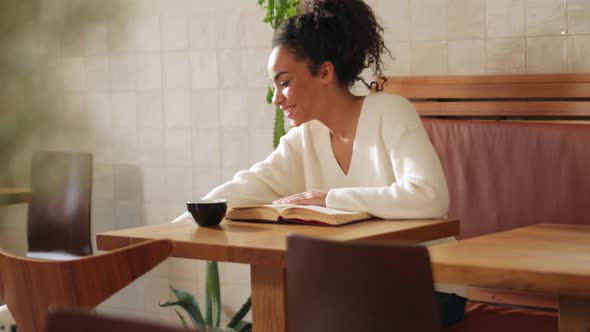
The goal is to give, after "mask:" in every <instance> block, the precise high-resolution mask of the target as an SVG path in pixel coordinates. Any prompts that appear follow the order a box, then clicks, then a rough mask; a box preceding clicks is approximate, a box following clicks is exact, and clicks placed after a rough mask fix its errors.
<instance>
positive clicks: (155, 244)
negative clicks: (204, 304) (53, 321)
mask: <svg viewBox="0 0 590 332" xmlns="http://www.w3.org/2000/svg"><path fill="white" fill-rule="evenodd" d="M173 248H174V243H173V242H172V241H170V240H153V241H147V242H142V243H140V244H136V245H131V246H129V247H125V248H121V249H119V250H115V251H112V252H108V253H105V254H102V255H97V256H87V257H83V258H78V259H74V260H69V261H46V260H33V259H28V258H22V257H16V256H13V255H11V254H8V253H6V252H3V251H0V297H1V298H2V299H3V300H4V302H5V303H6V305H7V306H8V309H9V310H10V312H11V314H12V316H13V317H14V320H15V321H16V324H17V326H18V329H19V331H23V332H44V331H45V324H46V319H47V308H48V307H49V306H50V305H66V306H67V305H69V306H72V305H76V306H86V307H95V306H97V305H98V304H99V303H101V302H102V301H104V300H105V299H107V298H108V297H110V296H111V295H113V294H115V293H116V292H117V291H118V290H120V289H122V288H123V287H125V286H126V285H128V284H129V283H131V282H132V281H133V280H135V279H137V278H138V277H140V276H141V275H143V274H144V273H146V272H147V271H149V270H150V269H151V268H153V267H155V266H156V265H158V264H159V263H160V262H162V261H163V260H164V259H166V257H168V256H170V254H171V253H172V250H173Z"/></svg>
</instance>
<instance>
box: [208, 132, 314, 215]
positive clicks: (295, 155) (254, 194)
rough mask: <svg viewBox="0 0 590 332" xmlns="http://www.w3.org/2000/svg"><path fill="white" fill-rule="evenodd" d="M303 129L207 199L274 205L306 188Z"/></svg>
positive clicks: (289, 133)
mask: <svg viewBox="0 0 590 332" xmlns="http://www.w3.org/2000/svg"><path fill="white" fill-rule="evenodd" d="M300 135H301V133H300V129H299V128H293V129H291V130H290V131H289V132H288V133H287V135H285V136H283V137H282V138H281V141H280V143H279V146H278V147H277V148H276V150H274V151H273V152H272V153H271V154H270V155H269V156H268V157H267V158H266V159H265V160H264V161H261V162H259V163H256V164H254V165H253V166H252V167H251V168H250V169H248V170H244V171H240V172H238V173H236V175H235V176H234V177H233V179H232V180H231V181H229V182H226V183H224V184H222V185H220V186H219V187H217V188H215V189H213V190H212V191H211V192H209V193H208V194H207V195H205V197H203V199H211V198H223V199H227V201H228V206H230V207H231V206H241V205H256V204H270V203H271V202H272V201H274V200H276V199H279V198H281V197H285V196H289V195H292V194H294V193H297V192H300V191H303V186H302V184H303V183H304V182H305V181H304V180H303V170H302V166H301V165H302V161H301V151H300V150H301V146H300V145H301V144H300V142H301V139H300Z"/></svg>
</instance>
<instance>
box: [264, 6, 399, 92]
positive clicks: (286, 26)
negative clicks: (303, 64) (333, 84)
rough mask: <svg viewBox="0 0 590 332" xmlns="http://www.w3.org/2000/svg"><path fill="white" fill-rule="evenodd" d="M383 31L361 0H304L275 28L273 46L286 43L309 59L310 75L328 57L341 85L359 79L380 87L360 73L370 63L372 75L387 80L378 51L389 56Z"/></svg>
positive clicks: (349, 83)
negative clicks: (369, 81) (291, 14)
mask: <svg viewBox="0 0 590 332" xmlns="http://www.w3.org/2000/svg"><path fill="white" fill-rule="evenodd" d="M382 33H383V27H382V26H381V24H380V23H379V22H378V21H377V18H376V17H375V14H374V13H373V10H372V9H371V7H369V6H368V5H367V4H365V3H364V2H363V1H362V0H303V2H302V3H301V4H300V5H299V8H298V15H296V16H293V17H291V18H289V19H288V20H286V21H285V22H283V24H281V26H280V27H279V28H278V29H277V30H276V31H275V34H274V37H273V41H272V46H273V48H274V47H276V46H286V47H287V48H288V49H289V50H290V51H292V52H293V54H294V55H295V57H296V58H297V59H298V60H308V61H309V69H310V71H311V73H312V74H313V75H317V74H318V70H319V67H320V65H321V64H322V63H323V62H324V61H330V62H332V63H333V64H334V71H335V72H336V79H337V80H338V82H339V83H340V84H341V85H344V86H351V85H352V84H353V83H354V81H357V80H361V81H362V82H363V83H364V84H365V85H367V87H369V88H371V87H373V88H375V89H376V90H378V91H379V90H381V88H382V86H380V85H379V84H377V83H376V82H372V83H371V84H367V83H366V82H365V81H364V80H363V79H362V77H360V76H359V75H360V73H361V71H362V70H363V69H364V68H366V67H370V68H372V69H373V72H374V74H375V76H377V77H378V78H379V79H380V80H383V81H384V80H386V79H385V77H384V76H383V72H382V69H381V68H382V66H383V63H382V61H381V54H382V53H383V52H384V51H387V53H388V54H389V56H391V52H390V51H389V49H388V48H387V47H386V46H385V42H384V40H383V36H382Z"/></svg>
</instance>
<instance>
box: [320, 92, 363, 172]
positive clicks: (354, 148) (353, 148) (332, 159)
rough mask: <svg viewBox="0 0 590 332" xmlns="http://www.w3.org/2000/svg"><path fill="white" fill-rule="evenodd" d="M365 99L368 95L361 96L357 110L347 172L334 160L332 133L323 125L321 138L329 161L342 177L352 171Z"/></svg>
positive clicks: (361, 125) (360, 131)
mask: <svg viewBox="0 0 590 332" xmlns="http://www.w3.org/2000/svg"><path fill="white" fill-rule="evenodd" d="M367 99H368V96H365V97H364V98H363V101H362V104H361V109H360V112H359V117H358V119H357V123H356V130H355V133H354V142H353V143H352V152H351V156H350V164H349V165H348V172H344V170H343V169H342V167H341V166H340V164H339V163H338V160H336V155H335V154H334V149H333V148H332V135H331V133H330V128H328V127H326V126H324V127H325V129H326V130H325V132H326V137H325V138H324V139H323V141H324V142H326V144H328V146H327V148H328V151H329V155H330V157H329V158H330V159H331V163H332V166H333V167H334V168H336V169H338V171H337V172H338V174H339V175H340V176H342V177H348V176H349V175H350V173H351V172H352V171H353V169H354V168H353V167H354V165H355V160H356V159H357V158H355V151H356V150H357V146H358V142H359V138H360V137H362V136H363V135H362V129H363V128H362V127H363V114H364V113H365V112H364V110H365V107H366V103H367Z"/></svg>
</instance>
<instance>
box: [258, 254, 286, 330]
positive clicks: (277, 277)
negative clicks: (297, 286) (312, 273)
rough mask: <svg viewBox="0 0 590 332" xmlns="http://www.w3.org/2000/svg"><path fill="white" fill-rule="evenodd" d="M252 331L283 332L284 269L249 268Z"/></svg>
mask: <svg viewBox="0 0 590 332" xmlns="http://www.w3.org/2000/svg"><path fill="white" fill-rule="evenodd" d="M250 279H251V280H250V282H251V284H252V325H253V326H252V330H253V331H256V332H284V331H286V330H287V321H286V318H287V317H286V314H285V312H286V303H287V299H286V287H285V285H286V281H285V269H282V268H280V267H268V266H255V265H253V266H251V267H250Z"/></svg>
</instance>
